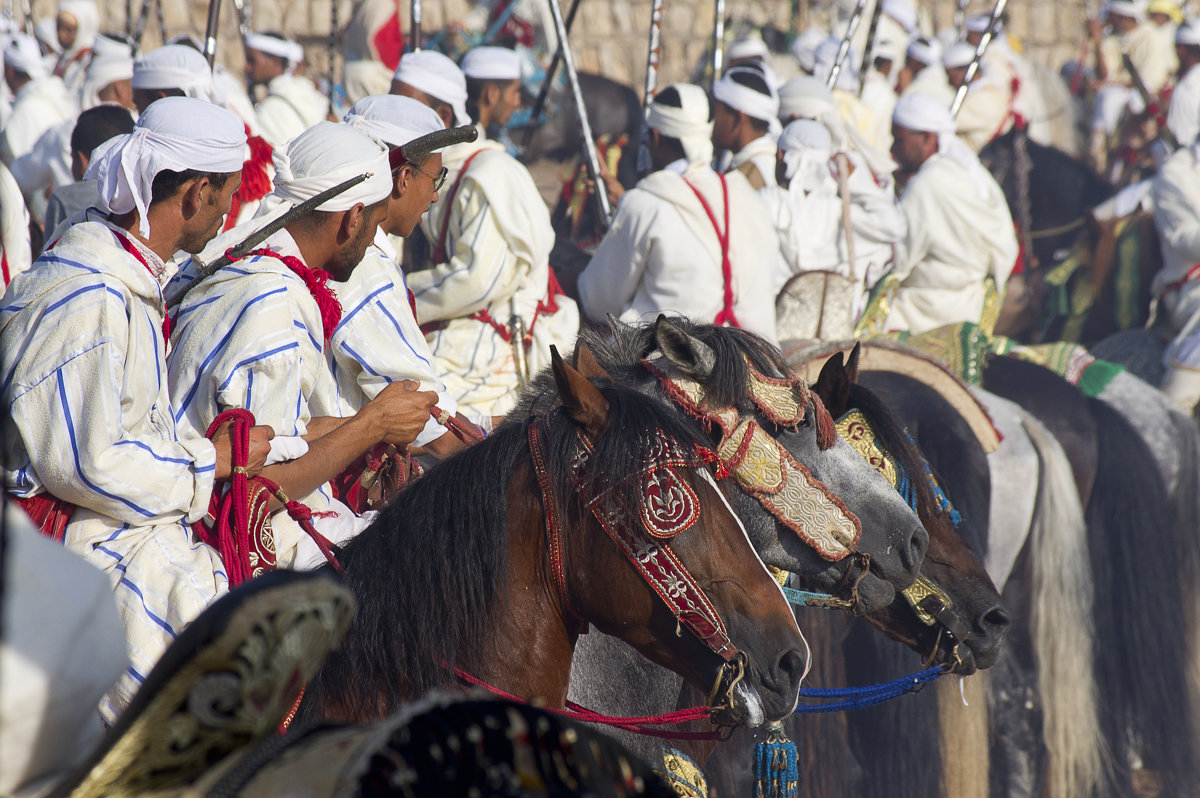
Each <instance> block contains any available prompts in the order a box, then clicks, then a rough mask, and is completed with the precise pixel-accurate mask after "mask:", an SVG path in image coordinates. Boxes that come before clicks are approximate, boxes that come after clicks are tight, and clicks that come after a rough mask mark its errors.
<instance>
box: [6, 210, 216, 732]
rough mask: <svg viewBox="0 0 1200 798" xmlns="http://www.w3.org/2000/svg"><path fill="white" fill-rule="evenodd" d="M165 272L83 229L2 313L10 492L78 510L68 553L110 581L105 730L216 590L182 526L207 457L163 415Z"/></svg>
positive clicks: (202, 490)
mask: <svg viewBox="0 0 1200 798" xmlns="http://www.w3.org/2000/svg"><path fill="white" fill-rule="evenodd" d="M118 235H124V236H125V237H126V240H127V241H129V242H130V245H131V246H132V247H133V248H134V249H135V250H136V251H138V253H139V254H140V255H141V257H142V258H143V259H144V261H145V263H144V264H143V263H142V262H141V261H139V260H138V259H137V258H135V257H134V256H133V255H131V254H129V253H128V252H127V251H126V250H125V248H124V247H123V246H122V245H121V243H120V240H119V239H118V237H117V236H118ZM148 266H149V268H147V267H148ZM163 268H165V266H164V264H163V263H162V261H161V260H159V259H158V257H157V256H156V255H155V254H154V253H153V252H151V251H150V250H148V249H146V248H144V247H142V246H141V245H140V244H138V243H137V242H136V240H134V239H133V238H132V237H131V236H128V234H126V233H123V231H119V230H116V229H115V228H113V227H112V226H111V225H109V224H108V223H107V222H104V221H80V222H77V223H76V224H74V225H72V226H71V227H70V228H69V229H67V231H66V232H65V233H64V235H63V237H62V239H61V240H60V241H59V242H58V244H57V245H56V246H55V247H54V248H53V249H51V250H49V251H48V252H46V253H45V254H43V255H42V256H41V257H40V258H39V259H38V260H37V263H36V266H35V267H34V268H31V269H30V270H29V271H27V272H25V273H24V274H22V275H19V276H18V277H17V278H16V279H15V280H14V281H13V283H12V284H11V285H10V286H9V289H8V292H7V293H6V294H5V296H4V299H3V304H2V306H0V352H4V353H5V358H6V361H7V362H6V365H5V369H4V376H3V378H2V382H0V385H2V386H3V388H2V389H0V393H2V396H0V399H2V401H3V402H4V405H5V409H6V410H7V411H8V413H9V414H10V418H11V420H12V423H13V427H11V428H10V429H12V430H14V434H8V435H3V436H0V440H2V441H3V446H4V458H3V462H4V464H5V470H4V477H5V482H6V484H7V487H8V488H9V490H11V491H12V492H13V493H15V494H16V495H17V496H21V497H26V496H33V495H37V494H39V493H42V492H49V493H51V494H53V495H54V496H56V497H58V498H60V499H62V500H64V501H68V502H71V503H74V504H77V505H79V509H77V510H76V511H75V512H74V514H73V515H72V516H71V522H70V524H69V525H68V526H67V531H66V542H67V545H68V546H70V547H71V548H72V549H73V550H75V551H76V552H78V553H80V554H82V555H83V556H84V557H85V558H86V559H87V560H88V561H89V562H91V563H92V564H93V565H96V566H97V567H99V568H100V569H101V570H103V571H105V572H106V573H107V574H108V575H109V576H110V577H111V579H112V582H113V586H114V590H115V591H116V598H117V605H118V609H119V610H120V612H121V616H122V619H123V621H124V623H125V628H126V634H127V636H128V639H129V650H130V660H131V666H130V668H129V669H128V670H127V671H126V672H125V673H124V674H123V675H122V677H121V680H120V682H119V683H118V684H117V686H116V687H115V688H114V689H113V691H112V692H111V693H110V694H109V696H108V697H107V699H106V700H105V703H104V704H103V706H102V712H103V714H104V716H105V717H106V719H107V720H108V721H110V722H111V721H112V720H113V718H114V717H115V716H116V713H117V712H119V710H120V709H121V708H123V706H124V705H125V704H126V703H128V701H129V699H130V697H131V696H132V695H133V692H134V691H135V690H136V689H137V686H138V684H140V682H141V681H142V680H144V679H145V676H146V674H147V673H149V671H150V668H151V667H152V666H153V665H154V663H155V661H156V660H157V659H158V658H159V656H160V655H161V654H162V652H163V650H164V649H165V648H166V646H167V645H168V644H169V643H170V642H171V640H173V639H174V638H175V636H176V635H177V634H178V633H179V631H180V630H181V629H182V628H183V626H184V625H185V624H186V623H187V622H189V621H191V620H192V618H194V617H195V616H196V615H197V614H198V613H199V612H200V611H201V610H202V609H203V608H204V607H205V606H206V605H207V604H208V603H209V602H210V601H211V600H212V599H213V598H214V597H215V596H216V595H217V593H218V592H220V591H222V590H224V588H225V578H224V572H223V569H222V566H221V562H220V558H219V556H218V555H217V553H216V551H215V550H213V549H211V548H209V547H207V546H205V545H203V544H200V543H196V542H194V541H193V539H192V533H191V529H190V527H189V526H188V524H190V523H191V522H194V521H197V520H199V519H200V518H202V517H203V516H204V514H205V513H207V511H208V503H209V498H210V496H211V493H212V489H213V474H214V469H215V454H214V450H213V446H212V444H211V443H210V442H209V441H207V440H205V439H204V438H202V437H199V435H196V434H194V433H193V434H192V435H186V434H177V429H176V425H175V420H174V418H173V417H172V415H171V413H170V400H169V398H168V392H167V381H166V374H167V365H166V362H165V360H164V354H163V351H164V342H163V338H162V323H163V312H164V308H163V298H162V292H161V289H160V286H159V283H158V281H157V280H156V279H155V277H154V276H153V275H152V274H151V270H152V269H153V270H154V271H155V272H158V271H160V270H162V269H163Z"/></svg>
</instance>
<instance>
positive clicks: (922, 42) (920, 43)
mask: <svg viewBox="0 0 1200 798" xmlns="http://www.w3.org/2000/svg"><path fill="white" fill-rule="evenodd" d="M905 54H906V55H907V56H908V57H909V58H911V59H913V60H914V61H919V62H921V63H922V64H924V65H925V66H927V67H928V66H937V65H938V64H940V63H942V45H941V43H940V42H938V40H937V39H913V40H912V41H911V42H909V44H908V49H907V50H906V51H905Z"/></svg>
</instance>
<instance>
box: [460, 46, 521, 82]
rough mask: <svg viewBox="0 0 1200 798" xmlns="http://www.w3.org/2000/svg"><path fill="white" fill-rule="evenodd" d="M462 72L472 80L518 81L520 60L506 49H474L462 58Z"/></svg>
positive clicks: (519, 77)
mask: <svg viewBox="0 0 1200 798" xmlns="http://www.w3.org/2000/svg"><path fill="white" fill-rule="evenodd" d="M462 71H463V75H465V76H466V77H468V78H471V79H472V80H520V79H521V59H520V58H519V57H518V56H517V54H516V52H515V51H513V50H510V49H508V48H507V47H476V48H475V49H473V50H471V51H470V52H468V53H467V54H466V55H465V56H463V60H462Z"/></svg>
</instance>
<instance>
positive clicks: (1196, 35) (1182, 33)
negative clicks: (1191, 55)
mask: <svg viewBox="0 0 1200 798" xmlns="http://www.w3.org/2000/svg"><path fill="white" fill-rule="evenodd" d="M1175 43H1176V44H1185V45H1192V46H1193V47H1194V46H1197V45H1200V19H1196V18H1194V17H1193V18H1192V19H1186V20H1184V21H1183V23H1182V24H1181V25H1180V26H1179V27H1177V28H1176V29H1175Z"/></svg>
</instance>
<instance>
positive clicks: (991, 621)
mask: <svg viewBox="0 0 1200 798" xmlns="http://www.w3.org/2000/svg"><path fill="white" fill-rule="evenodd" d="M982 620H983V626H984V628H985V629H988V630H990V631H993V632H1003V631H1005V630H1007V629H1008V627H1009V626H1010V625H1011V624H1012V618H1011V617H1009V614H1008V610H1006V609H1004V608H1003V607H1001V606H1000V605H999V604H997V605H996V606H995V607H992V608H991V609H990V610H988V611H987V612H985V613H984V614H983V619H982Z"/></svg>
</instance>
